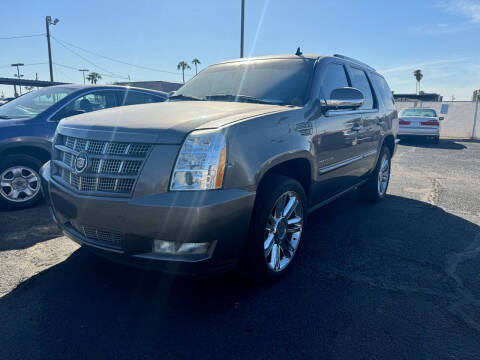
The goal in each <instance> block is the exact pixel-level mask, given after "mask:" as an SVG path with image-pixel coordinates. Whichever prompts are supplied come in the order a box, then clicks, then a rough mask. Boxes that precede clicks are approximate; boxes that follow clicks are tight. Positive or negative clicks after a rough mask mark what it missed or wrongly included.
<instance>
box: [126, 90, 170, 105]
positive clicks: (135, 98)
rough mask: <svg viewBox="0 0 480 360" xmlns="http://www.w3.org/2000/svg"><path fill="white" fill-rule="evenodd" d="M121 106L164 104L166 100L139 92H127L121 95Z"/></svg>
mask: <svg viewBox="0 0 480 360" xmlns="http://www.w3.org/2000/svg"><path fill="white" fill-rule="evenodd" d="M119 95H120V105H136V104H150V103H157V102H162V101H164V100H165V99H163V98H161V97H160V96H155V95H152V94H147V93H142V92H138V91H125V92H121V93H120V94H119Z"/></svg>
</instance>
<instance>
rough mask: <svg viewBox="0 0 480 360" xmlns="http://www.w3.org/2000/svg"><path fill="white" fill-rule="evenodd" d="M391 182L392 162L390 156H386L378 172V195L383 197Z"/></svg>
mask: <svg viewBox="0 0 480 360" xmlns="http://www.w3.org/2000/svg"><path fill="white" fill-rule="evenodd" d="M389 180H390V161H389V159H388V155H387V154H384V155H383V157H382V162H381V163H380V169H379V171H378V181H377V189H378V195H380V196H383V195H384V194H385V192H386V191H387V187H388V182H389Z"/></svg>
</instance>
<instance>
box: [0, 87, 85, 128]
mask: <svg viewBox="0 0 480 360" xmlns="http://www.w3.org/2000/svg"><path fill="white" fill-rule="evenodd" d="M73 91H75V88H70V87H49V88H44V89H40V90H38V91H32V92H30V93H28V94H25V95H23V96H20V97H18V98H16V99H15V100H12V101H10V102H8V103H6V104H5V105H3V106H2V107H0V120H4V119H18V118H33V117H35V116H37V115H38V114H40V113H42V112H44V111H45V110H47V109H48V108H49V107H50V106H52V105H54V104H56V103H57V102H59V101H60V100H62V99H63V98H64V97H65V96H67V95H68V94H70V93H71V92H73Z"/></svg>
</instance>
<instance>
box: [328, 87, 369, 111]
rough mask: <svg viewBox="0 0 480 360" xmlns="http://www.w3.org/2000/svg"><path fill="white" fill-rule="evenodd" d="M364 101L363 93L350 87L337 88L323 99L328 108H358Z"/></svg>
mask: <svg viewBox="0 0 480 360" xmlns="http://www.w3.org/2000/svg"><path fill="white" fill-rule="evenodd" d="M364 102H365V97H364V96H363V93H362V92H361V91H360V90H358V89H356V88H352V87H344V88H338V89H335V90H333V91H332V93H331V94H330V99H327V100H325V106H326V107H327V109H328V110H339V109H358V108H359V107H361V106H362V105H363V103H364Z"/></svg>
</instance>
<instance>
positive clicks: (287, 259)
mask: <svg viewBox="0 0 480 360" xmlns="http://www.w3.org/2000/svg"><path fill="white" fill-rule="evenodd" d="M306 216H307V200H306V196H305V191H304V189H303V187H302V185H301V184H300V183H299V182H298V181H296V180H294V179H291V178H288V177H285V176H274V177H270V178H268V179H266V180H265V181H264V182H263V184H262V186H261V187H260V188H259V190H258V191H257V199H256V201H255V207H254V210H253V215H252V221H251V224H250V231H249V243H248V246H247V251H246V257H245V267H246V270H247V272H248V273H249V275H250V276H251V277H252V278H253V279H254V280H256V281H260V282H264V281H271V280H275V279H277V278H280V277H282V276H283V275H284V274H285V273H286V272H287V271H288V270H289V269H290V267H291V264H292V263H293V260H294V259H295V255H296V254H297V253H298V249H299V246H300V244H301V239H302V234H303V229H304V227H305V223H306V221H305V220H306Z"/></svg>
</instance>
